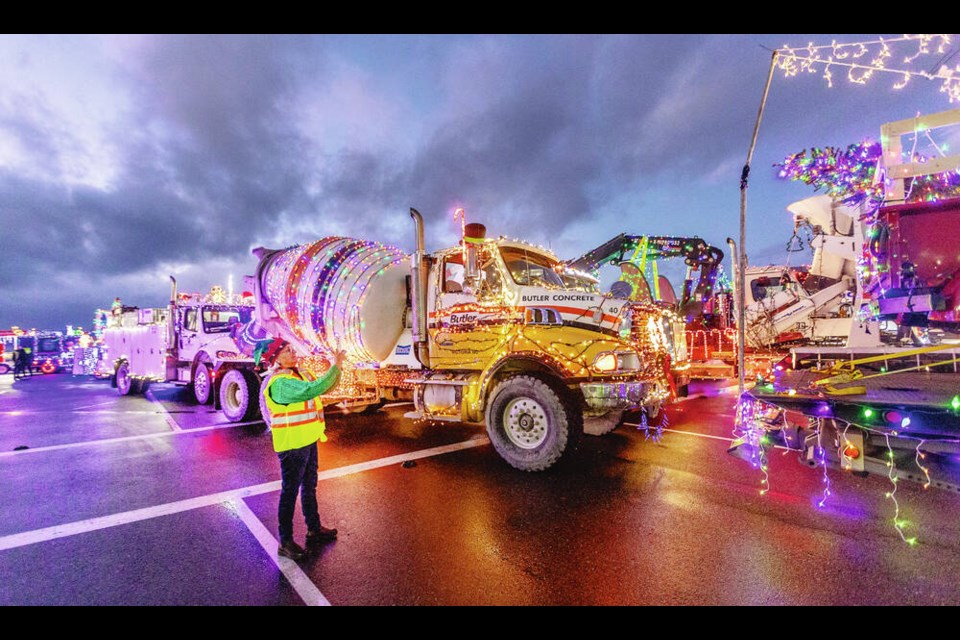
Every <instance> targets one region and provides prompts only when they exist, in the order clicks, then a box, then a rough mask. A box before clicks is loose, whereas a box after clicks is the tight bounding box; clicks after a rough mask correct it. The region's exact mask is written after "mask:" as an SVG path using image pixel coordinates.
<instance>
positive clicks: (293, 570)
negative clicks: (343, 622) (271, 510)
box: [230, 500, 330, 607]
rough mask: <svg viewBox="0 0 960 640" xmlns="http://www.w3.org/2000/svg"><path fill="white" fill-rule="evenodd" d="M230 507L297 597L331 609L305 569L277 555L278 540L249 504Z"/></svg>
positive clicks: (240, 501) (232, 501) (309, 603)
mask: <svg viewBox="0 0 960 640" xmlns="http://www.w3.org/2000/svg"><path fill="white" fill-rule="evenodd" d="M230 507H232V508H233V510H234V511H236V513H237V515H238V516H240V519H241V520H242V521H243V524H245V525H247V528H248V529H250V533H252V534H253V537H254V538H256V539H257V542H259V543H260V546H261V547H263V550H264V551H266V552H267V555H268V556H269V557H270V559H272V560H273V562H274V564H276V565H277V568H278V569H280V572H281V573H283V575H284V577H285V578H286V579H287V580H288V581H289V582H290V586H292V587H293V590H294V591H296V592H297V595H299V596H300V598H301V599H302V600H303V601H304V602H305V603H306V604H307V605H308V606H311V607H329V606H330V601H329V600H327V598H326V597H325V596H324V595H323V594H322V593H320V589H317V585H315V584H314V583H313V581H312V580H311V579H310V577H309V576H308V575H307V574H306V573H304V572H303V569H301V568H300V566H299V565H298V564H297V563H296V562H294V561H293V560H291V559H290V558H284V557H283V556H278V555H277V545H278V544H279V543H278V542H277V539H276V538H274V537H273V536H272V535H271V534H270V532H269V531H267V528H266V527H265V526H263V523H262V522H260V518H258V517H257V514H255V513H254V512H253V511H252V510H251V509H250V507H248V506H247V503H246V502H244V501H243V500H231V501H230Z"/></svg>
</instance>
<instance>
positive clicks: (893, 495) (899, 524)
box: [883, 433, 917, 545]
mask: <svg viewBox="0 0 960 640" xmlns="http://www.w3.org/2000/svg"><path fill="white" fill-rule="evenodd" d="M883 438H884V440H885V441H886V443H887V458H888V460H887V469H888V471H887V478H889V479H890V484H892V485H893V490H892V491H888V492H887V494H886V497H887V498H889V499H890V500H892V501H893V509H894V511H893V527H894V528H895V529H896V530H897V533H899V534H900V538H901V539H902V540H903V541H904V542H906V543H907V544H909V545H915V544H917V538H916V537H911V538H908V537H907V536H905V535H904V533H903V527H904V526H906V525H907V524H909V523H908V522H906V521H905V520H901V519H900V503H899V502H898V501H897V472H896V467H895V466H894V464H893V463H894V454H893V447H891V446H890V435H889V434H887V433H885V434H883Z"/></svg>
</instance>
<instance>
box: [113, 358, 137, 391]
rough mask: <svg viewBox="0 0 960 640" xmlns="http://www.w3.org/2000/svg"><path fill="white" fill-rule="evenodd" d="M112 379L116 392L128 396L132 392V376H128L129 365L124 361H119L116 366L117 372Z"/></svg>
mask: <svg viewBox="0 0 960 640" xmlns="http://www.w3.org/2000/svg"><path fill="white" fill-rule="evenodd" d="M113 379H114V380H115V381H116V383H117V393H119V394H120V395H122V396H128V395H130V394H131V393H133V387H134V384H133V378H131V377H130V365H129V364H128V363H126V362H121V363H120V364H119V365H118V366H117V372H116V373H115V374H114V376H113Z"/></svg>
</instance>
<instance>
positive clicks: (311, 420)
mask: <svg viewBox="0 0 960 640" xmlns="http://www.w3.org/2000/svg"><path fill="white" fill-rule="evenodd" d="M315 422H319V424H320V425H321V426H324V427H325V426H326V423H325V422H323V421H318V420H317V419H316V417H312V418H307V419H306V420H300V421H299V422H287V423H283V424H278V423H277V422H274V423H273V428H275V429H285V428H287V427H300V426H303V425H305V424H313V423H315Z"/></svg>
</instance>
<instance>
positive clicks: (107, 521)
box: [0, 431, 490, 551]
mask: <svg viewBox="0 0 960 640" xmlns="http://www.w3.org/2000/svg"><path fill="white" fill-rule="evenodd" d="M181 433H189V432H188V431H183V432H181ZM167 435H172V434H167ZM489 443H490V440H489V438H487V437H486V436H480V437H476V438H471V439H470V440H463V441H461V442H455V443H453V444H448V445H443V446H441V447H432V448H430V449H421V450H419V451H411V452H410V453H401V454H398V455H395V456H389V457H387V458H379V459H377V460H368V461H367V462H358V463H356V464H350V465H347V466H345V467H337V468H335V469H326V470H323V471H321V472H320V473H318V474H317V478H318V479H319V480H329V479H331V478H339V477H342V476H347V475H351V474H354V473H360V472H362V471H369V470H371V469H377V468H380V467H388V466H390V465H394V464H400V463H403V462H406V461H408V460H419V459H421V458H429V457H432V456H439V455H443V454H444V453H452V452H454V451H462V450H464V449H470V448H473V447H480V446H483V445H486V444H489ZM28 451H29V450H28ZM18 453H20V452H18ZM279 490H280V481H279V480H275V481H274V482H265V483H263V484H256V485H252V486H249V487H243V488H241V489H232V490H230V491H221V492H219V493H211V494H209V495H206V496H198V497H196V498H189V499H187V500H179V501H177V502H169V503H167V504H161V505H157V506H153V507H145V508H143V509H134V510H133V511H124V512H121V513H114V514H111V515H108V516H100V517H98V518H89V519H86V520H78V521H76V522H68V523H66V524H60V525H55V526H52V527H45V528H43V529H36V530H34V531H24V532H22V533H14V534H11V535H7V536H3V537H0V551H4V550H6V549H14V548H16V547H23V546H26V545H29V544H36V543H38V542H46V541H47V540H55V539H57V538H66V537H68V536H75V535H78V534H81V533H87V532H89V531H96V530H98V529H108V528H110V527H117V526H120V525H123V524H129V523H131V522H139V521H141V520H149V519H151V518H159V517H161V516H166V515H171V514H174V513H181V512H183V511H191V510H193V509H200V508H202V507H209V506H213V505H216V504H223V503H230V502H232V501H236V500H240V499H243V498H247V497H250V496H256V495H260V494H263V493H270V492H272V491H279Z"/></svg>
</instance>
